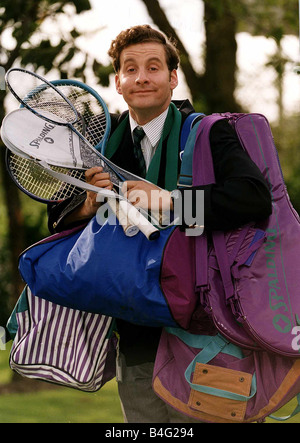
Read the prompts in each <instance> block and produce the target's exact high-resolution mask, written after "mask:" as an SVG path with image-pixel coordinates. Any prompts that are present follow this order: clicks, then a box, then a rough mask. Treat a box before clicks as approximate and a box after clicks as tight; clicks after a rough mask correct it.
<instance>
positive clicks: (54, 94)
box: [2, 68, 157, 238]
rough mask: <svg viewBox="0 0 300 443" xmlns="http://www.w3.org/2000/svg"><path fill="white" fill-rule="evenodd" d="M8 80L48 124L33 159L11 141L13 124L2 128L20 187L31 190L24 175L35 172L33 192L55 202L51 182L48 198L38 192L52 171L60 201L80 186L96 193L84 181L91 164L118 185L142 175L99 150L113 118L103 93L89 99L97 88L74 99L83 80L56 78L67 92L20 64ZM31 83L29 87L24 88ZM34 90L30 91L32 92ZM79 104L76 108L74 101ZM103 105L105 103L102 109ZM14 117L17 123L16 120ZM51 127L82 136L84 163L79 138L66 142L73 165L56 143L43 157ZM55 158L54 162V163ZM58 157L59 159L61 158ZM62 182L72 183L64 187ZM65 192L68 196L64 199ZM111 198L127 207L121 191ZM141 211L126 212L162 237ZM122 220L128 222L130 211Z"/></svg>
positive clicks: (25, 103) (37, 141) (150, 235)
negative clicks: (115, 163) (75, 149)
mask: <svg viewBox="0 0 300 443" xmlns="http://www.w3.org/2000/svg"><path fill="white" fill-rule="evenodd" d="M28 79H29V80H30V82H29V83H30V87H29V88H28V81H27V80H28ZM6 80H7V84H8V87H9V89H10V90H11V91H12V93H13V94H14V95H15V97H16V98H17V99H18V101H19V102H21V103H22V106H24V107H25V109H23V111H25V110H29V111H30V112H31V113H32V114H33V115H34V116H37V117H41V118H42V119H43V120H44V128H43V129H42V130H41V131H40V132H39V135H38V136H37V137H35V138H33V139H32V140H31V145H30V148H31V150H29V151H27V154H26V155H27V158H26V155H24V143H23V144H22V143H19V144H18V143H15V142H14V143H9V140H11V139H10V137H9V136H8V133H9V129H7V130H6V126H8V127H9V122H8V124H7V125H6V124H4V125H2V129H3V128H4V129H3V131H2V138H3V141H4V142H5V143H6V145H7V147H8V148H9V149H10V150H11V151H12V152H14V154H13V155H10V156H9V158H8V159H7V164H8V168H9V170H10V173H11V174H12V175H13V176H14V177H15V178H16V180H15V181H16V183H17V184H18V185H19V187H21V188H22V187H23V188H25V187H27V190H28V185H27V183H26V186H25V184H24V179H23V177H24V176H25V175H26V174H25V172H27V173H29V172H30V174H29V175H30V176H31V177H32V176H33V177H34V179H33V180H31V182H32V181H33V182H34V183H33V184H30V186H31V190H30V191H29V192H31V193H33V194H35V196H36V198H38V199H40V198H42V199H43V200H48V199H49V198H50V200H51V201H53V198H52V197H49V195H46V194H45V187H47V186H43V194H42V196H41V195H36V194H37V192H36V188H37V187H38V186H37V183H38V182H40V181H43V182H44V184H47V183H49V177H48V176H51V175H52V177H53V178H54V182H55V184H56V187H57V186H58V187H59V189H58V190H56V191H55V192H54V194H52V192H53V187H51V186H48V187H49V190H50V193H51V194H52V196H53V195H54V196H55V197H54V199H56V198H57V199H59V200H61V199H63V198H67V197H68V196H70V195H74V193H75V194H76V193H78V192H79V191H78V189H76V188H79V189H80V188H81V189H85V190H93V191H94V192H96V190H95V189H91V187H90V186H87V184H85V185H83V183H82V182H81V180H82V175H83V174H82V169H87V168H88V167H91V166H94V165H101V166H103V168H104V170H108V171H109V173H110V175H111V176H113V177H112V181H114V184H115V186H117V180H118V181H119V180H122V181H124V180H126V179H127V180H128V179H131V180H132V179H135V180H137V179H140V178H139V177H137V176H135V175H133V174H130V173H128V172H127V171H124V170H122V169H121V168H118V167H117V166H116V165H114V164H113V163H112V162H110V161H109V160H107V159H106V158H105V157H104V156H103V155H101V154H100V153H99V151H97V149H100V150H101V149H103V147H104V146H105V143H106V141H107V139H108V136H109V131H110V116H109V113H108V110H107V107H106V105H105V103H103V101H102V99H101V98H100V100H99V97H97V100H96V104H95V103H94V102H95V100H93V101H92V100H90V99H89V96H90V95H91V91H93V90H91V88H88V87H87V89H88V90H87V91H86V90H85V91H84V92H85V93H84V94H81V95H80V96H79V95H78V94H77V91H76V95H75V96H76V100H74V89H75V86H76V87H78V82H76V83H77V84H76V85H74V84H73V85H72V84H71V83H74V82H73V81H66V80H65V81H57V82H55V83H56V84H57V86H58V85H60V86H61V87H63V88H64V91H63V92H62V90H61V89H59V88H58V87H57V86H55V85H53V84H51V83H49V82H47V81H46V80H45V79H43V78H42V77H40V76H38V75H36V74H34V73H31V72H29V71H26V70H22V69H18V68H13V69H12V70H10V71H9V72H8V73H7V76H6ZM53 83H54V82H53ZM25 84H26V88H25V87H24V85H25ZM28 89H30V93H29V94H28ZM22 97H24V98H22ZM87 97H88V99H87ZM74 102H75V105H76V106H75V105H74ZM91 103H92V105H91ZM99 103H101V106H100V109H99ZM18 111H21V110H18ZM101 111H102V112H101ZM15 112H16V111H15ZM95 114H97V115H95ZM23 116H25V114H23V115H22V117H23ZM7 117H8V116H7ZM26 118H27V120H26V119H25V124H26V130H27V131H28V128H29V127H30V125H28V123H30V122H29V121H28V119H29V120H30V118H29V117H28V115H27V117H26ZM10 120H11V121H13V119H10ZM45 121H46V122H47V124H46V123H45ZM26 122H27V123H26ZM15 127H16V126H15ZM50 129H51V130H52V129H53V130H56V132H57V131H58V129H63V131H61V134H65V135H67V134H68V135H67V137H68V139H69V141H70V140H71V141H72V139H73V138H74V137H75V139H76V138H77V140H76V141H77V147H79V151H80V157H79V160H80V161H79V162H78V161H77V157H76V154H75V153H74V149H73V148H74V145H73V141H72V143H71V144H70V143H69V144H66V146H68V147H69V148H72V149H70V152H69V153H71V155H72V157H73V159H72V160H73V162H72V163H69V164H64V162H63V161H62V158H60V156H59V155H58V153H57V150H56V151H55V149H54V147H55V146H56V145H55V144H54V143H53V144H52V146H50V148H51V149H50V150H49V146H48V147H47V148H48V153H49V155H50V154H51V155H50V157H51V158H50V159H49V158H48V156H47V157H46V158H44V157H43V155H42V154H41V151H42V150H41V149H40V148H41V146H40V141H41V139H42V140H43V141H46V142H48V143H49V141H50V144H51V140H53V139H52V138H51V137H50V136H49V137H48V136H47V135H48V131H50ZM23 134H24V132H23ZM76 136H77V137H76ZM78 140H79V144H78ZM99 141H100V142H99ZM91 142H92V143H93V145H95V146H96V148H97V149H95V148H94V146H93V145H92V144H91ZM16 145H17V146H18V148H16ZM33 147H34V148H37V149H38V150H39V153H38V155H35V154H34V153H33V152H32V148H33ZM54 154H55V155H54ZM16 156H17V157H23V159H22V160H21V159H19V158H16ZM55 157H56V159H55ZM33 158H36V159H37V160H39V161H40V160H42V163H39V164H37V162H35V163H36V164H35V165H33V161H32V159H33ZM51 159H52V160H53V161H51ZM57 159H59V161H58V160H57ZM29 160H30V161H31V165H30V166H29V164H28V161H29ZM45 162H46V163H48V164H51V163H52V166H51V168H48V169H46V170H45V171H43V170H42V169H43V168H44V167H45ZM55 162H56V164H55ZM89 162H90V163H89ZM53 166H54V167H53ZM57 166H58V167H59V170H57V168H56V167H57ZM61 166H64V167H67V169H69V168H72V172H70V171H66V170H65V169H62V168H61ZM76 168H77V169H80V170H81V171H76V172H73V169H76ZM18 169H19V170H22V174H18V177H16V175H17V171H18ZM66 172H67V175H65V178H64V179H63V175H64V174H66ZM46 175H47V178H48V179H47V180H45V179H46ZM21 177H22V178H21ZM58 177H59V178H58ZM70 179H73V180H75V182H74V181H72V180H71V182H70ZM60 181H61V182H66V183H67V184H68V186H66V185H65V186H60V185H61V183H59V182H60ZM97 192H98V193H102V194H105V195H107V193H103V191H102V190H100V188H97ZM65 195H66V197H64V196H65ZM110 198H117V199H120V200H122V207H124V208H125V206H126V203H125V201H126V199H124V198H122V197H121V196H119V195H118V196H117V195H116V194H114V196H113V195H112V194H110ZM126 202H127V201H126ZM127 204H128V202H127ZM112 207H114V208H115V207H117V208H118V209H119V204H118V203H117V204H116V202H114V204H113V205H112ZM135 211H137V209H136V208H134V207H133V206H132V205H131V207H130V208H127V211H126V214H128V217H132V218H134V220H135V221H136V220H140V222H141V221H143V223H142V224H143V226H142V227H141V230H142V231H143V232H144V233H145V234H146V235H147V237H148V238H153V237H156V236H157V234H155V232H156V231H157V229H155V228H153V226H152V225H151V223H149V222H148V220H143V218H142V217H141V216H140V214H139V216H138V214H135ZM137 212H138V211H137ZM122 220H124V214H123V217H122ZM147 222H148V223H147ZM129 235H133V228H132V226H131V227H130V230H129Z"/></svg>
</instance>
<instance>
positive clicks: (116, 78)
mask: <svg viewBox="0 0 300 443" xmlns="http://www.w3.org/2000/svg"><path fill="white" fill-rule="evenodd" d="M115 85H116V90H117V93H118V94H120V95H122V88H121V84H120V77H119V75H118V74H116V75H115Z"/></svg>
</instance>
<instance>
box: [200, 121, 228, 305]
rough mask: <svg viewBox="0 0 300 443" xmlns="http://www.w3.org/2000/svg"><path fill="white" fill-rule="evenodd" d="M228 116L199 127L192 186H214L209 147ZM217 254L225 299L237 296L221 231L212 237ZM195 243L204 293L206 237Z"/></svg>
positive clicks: (206, 265) (206, 275) (206, 279)
mask: <svg viewBox="0 0 300 443" xmlns="http://www.w3.org/2000/svg"><path fill="white" fill-rule="evenodd" d="M224 119H226V117H224V116H220V115H209V116H206V117H204V118H203V119H202V121H201V123H200V124H199V127H198V131H197V135H196V141H195V148H194V154H193V186H203V185H208V184H212V183H215V174H214V166H213V159H212V154H211V148H210V140H209V134H210V130H211V127H212V126H213V125H214V123H216V122H217V121H219V120H224ZM212 237H213V242H214V247H215V252H216V256H217V260H218V264H219V268H220V272H221V276H222V281H223V285H224V290H225V294H226V300H228V299H229V298H230V297H231V296H232V295H234V287H233V283H232V278H231V272H230V263H229V256H228V253H227V250H226V244H225V236H224V233H223V232H222V231H215V232H213V234H212ZM195 242H196V250H195V253H196V288H197V289H198V290H201V288H202V290H204V289H205V288H207V287H208V262H207V259H208V250H207V238H206V235H205V234H203V235H200V236H197V237H196V238H195Z"/></svg>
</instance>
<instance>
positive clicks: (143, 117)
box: [129, 103, 170, 126]
mask: <svg viewBox="0 0 300 443" xmlns="http://www.w3.org/2000/svg"><path fill="white" fill-rule="evenodd" d="M169 106H170V103H168V105H167V106H165V107H164V108H163V109H160V110H159V111H157V110H153V111H152V110H150V109H146V110H145V111H144V110H141V112H140V111H137V110H133V109H132V108H129V114H130V115H131V117H132V118H133V119H134V120H135V121H136V122H137V124H138V125H139V126H144V125H145V124H146V123H149V122H151V121H152V120H154V119H155V118H156V117H158V116H159V115H161V114H162V113H163V112H165V111H166V109H168V107H169Z"/></svg>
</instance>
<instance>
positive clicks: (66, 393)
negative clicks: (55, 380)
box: [0, 350, 123, 423]
mask: <svg viewBox="0 0 300 443" xmlns="http://www.w3.org/2000/svg"><path fill="white" fill-rule="evenodd" d="M8 355H9V350H7V351H0V384H6V383H8V382H9V381H10V378H11V375H12V371H11V370H10V368H9V366H8ZM40 383H41V384H42V383H43V384H44V385H45V390H39V391H37V392H30V393H17V394H15V393H11V394H2V395H0V423H123V416H122V412H121V407H120V402H119V398H118V394H117V385H116V382H115V380H112V381H110V382H109V383H107V384H106V385H105V386H104V387H103V388H102V389H100V391H97V392H96V393H85V392H81V391H78V390H75V389H70V388H63V387H60V386H58V387H57V389H47V388H48V385H46V383H44V382H40Z"/></svg>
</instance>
